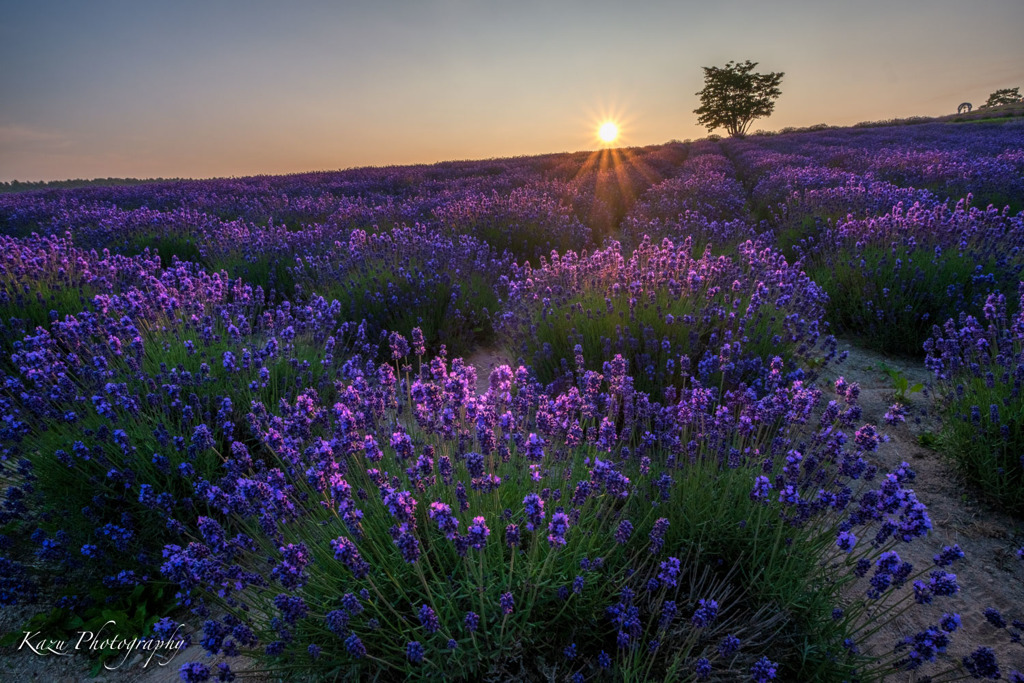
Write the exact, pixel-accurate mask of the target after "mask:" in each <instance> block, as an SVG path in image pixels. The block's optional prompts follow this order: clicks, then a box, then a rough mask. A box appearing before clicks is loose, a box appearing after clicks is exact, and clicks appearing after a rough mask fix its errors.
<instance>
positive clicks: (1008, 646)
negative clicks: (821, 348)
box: [823, 343, 1024, 681]
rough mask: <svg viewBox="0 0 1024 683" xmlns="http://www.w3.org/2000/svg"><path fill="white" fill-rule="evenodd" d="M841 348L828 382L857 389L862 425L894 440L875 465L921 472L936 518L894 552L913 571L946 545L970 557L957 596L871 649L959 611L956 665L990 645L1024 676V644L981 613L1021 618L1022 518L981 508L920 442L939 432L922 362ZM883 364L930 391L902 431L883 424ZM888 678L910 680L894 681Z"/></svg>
mask: <svg viewBox="0 0 1024 683" xmlns="http://www.w3.org/2000/svg"><path fill="white" fill-rule="evenodd" d="M840 349H841V350H848V351H849V352H850V355H849V357H848V358H847V359H846V361H845V362H844V363H842V364H840V365H838V366H836V367H835V368H834V369H832V370H831V371H830V372H828V373H827V376H826V377H825V378H823V379H828V380H834V379H835V377H838V376H839V375H842V376H844V377H845V378H846V380H847V381H848V382H857V383H858V384H860V387H861V393H860V404H861V407H862V409H863V411H864V413H863V417H862V421H863V422H867V423H871V424H874V425H877V426H878V427H879V429H880V430H882V431H883V432H884V433H885V434H887V435H889V437H890V441H889V442H888V443H885V444H882V446H881V447H880V448H879V450H878V452H877V454H876V458H875V464H877V465H878V466H879V467H880V468H882V469H883V470H891V469H894V468H896V467H898V466H899V465H900V463H902V462H907V463H909V464H910V466H911V467H912V468H913V469H914V471H915V472H916V473H917V479H916V480H915V481H914V482H913V485H912V487H913V488H914V491H915V492H916V493H917V496H918V498H919V499H920V500H921V502H923V503H924V504H925V505H926V506H927V507H928V512H929V515H930V516H931V520H932V525H933V528H932V532H931V534H930V535H929V536H928V537H927V538H924V539H918V540H917V541H915V542H914V543H912V544H910V545H908V546H906V547H905V548H897V552H899V554H900V556H901V557H902V558H903V559H904V560H907V561H909V562H912V563H913V564H914V565H915V567H924V566H927V565H929V564H931V562H932V556H933V555H934V554H935V553H937V552H938V551H939V550H941V549H942V547H943V546H946V545H952V544H954V543H958V544H959V545H960V547H961V548H962V549H963V551H964V553H965V557H964V558H963V559H961V560H959V561H958V562H957V563H956V564H955V565H954V566H953V567H952V571H953V573H955V574H956V575H957V578H958V582H959V584H960V593H959V594H958V595H956V596H954V597H952V598H943V599H938V600H936V602H935V604H934V605H931V606H929V607H928V608H925V609H912V610H910V613H912V616H909V617H906V618H902V619H899V620H896V621H895V622H894V623H893V624H891V625H889V626H888V627H887V628H885V629H883V630H881V631H880V632H879V633H878V634H877V636H876V637H875V638H873V639H872V641H873V642H872V643H871V646H873V647H875V648H877V649H876V652H881V651H882V650H883V649H886V650H890V651H891V647H892V645H893V644H894V643H895V641H896V640H897V638H898V637H899V634H912V633H915V632H917V631H919V630H922V629H924V628H927V627H928V626H930V625H932V624H934V623H937V621H938V619H939V618H940V617H941V616H942V613H943V612H957V613H959V614H960V615H961V618H962V620H963V626H962V628H961V629H960V631H959V632H957V633H956V634H954V636H953V642H952V646H951V647H950V649H949V653H948V654H949V656H950V657H953V658H956V659H957V660H959V659H960V658H961V657H963V656H964V655H966V654H969V653H970V652H973V651H974V650H975V649H977V648H978V647H979V646H982V645H985V646H988V647H991V648H992V649H993V650H994V651H995V652H996V655H997V656H998V658H999V662H1000V668H1001V669H1002V671H1003V676H1004V678H1005V677H1007V676H1008V674H1009V671H1010V670H1011V669H1017V670H1020V671H1024V646H1021V645H1020V644H1014V643H1012V642H1010V638H1009V635H1008V634H1007V632H1006V631H1005V630H999V629H997V628H995V627H994V626H992V625H990V624H989V623H988V622H987V621H986V620H985V616H984V613H983V612H984V610H985V608H986V607H994V608H996V609H998V610H999V611H1000V612H1002V614H1003V617H1004V618H1005V619H1006V620H1007V622H1009V621H1010V620H1011V619H1022V620H1024V562H1021V561H1020V560H1018V559H1017V558H1016V554H1015V553H1016V550H1017V549H1018V548H1020V547H1021V546H1024V520H1021V519H1017V518H1014V517H1011V516H1007V515H1004V514H1002V513H1000V512H999V511H997V510H994V509H992V508H991V507H989V506H987V505H985V504H984V503H981V502H979V501H978V500H977V497H976V496H975V495H974V493H973V491H972V490H971V489H970V487H969V486H967V484H966V483H965V482H964V480H963V478H962V477H961V476H960V475H959V474H958V473H957V472H956V470H955V469H954V468H953V467H952V466H951V465H950V463H948V462H947V461H946V460H945V459H944V458H943V457H942V456H941V455H940V454H939V453H937V452H936V451H934V450H931V449H929V448H925V447H923V446H922V445H921V444H920V442H919V437H921V436H922V435H927V434H929V433H932V434H934V433H936V432H938V430H939V422H938V419H937V417H936V416H935V415H933V414H931V412H930V411H932V408H933V406H932V399H931V394H930V392H929V391H928V389H927V385H928V383H929V382H930V381H931V379H932V378H931V376H930V373H928V372H927V370H925V368H924V364H923V362H921V361H913V360H908V359H899V358H890V357H886V356H883V355H880V354H877V353H872V352H870V351H865V350H864V349H861V348H858V347H856V346H853V345H852V344H850V343H841V344H840ZM886 366H887V367H888V368H889V369H891V370H892V371H901V372H902V373H903V375H904V376H905V377H906V378H907V379H908V381H909V384H910V385H911V386H913V385H914V384H915V383H918V382H920V383H922V384H925V385H926V389H925V391H924V392H922V393H914V394H911V395H910V401H909V402H908V408H909V411H908V415H907V421H906V423H904V424H902V425H897V426H889V425H886V424H885V422H884V419H883V416H884V415H885V413H886V411H887V410H888V409H889V406H890V405H892V403H893V399H894V396H893V380H892V379H891V378H890V376H889V375H888V374H887V373H886V372H885V371H884V369H883V367H886ZM889 680H893V681H898V680H913V679H911V678H909V677H903V676H896V675H894V676H891V677H890V679H889Z"/></svg>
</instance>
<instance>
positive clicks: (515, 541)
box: [505, 524, 520, 548]
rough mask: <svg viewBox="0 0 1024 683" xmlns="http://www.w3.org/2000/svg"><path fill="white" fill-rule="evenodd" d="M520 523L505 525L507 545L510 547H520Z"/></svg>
mask: <svg viewBox="0 0 1024 683" xmlns="http://www.w3.org/2000/svg"><path fill="white" fill-rule="evenodd" d="M519 541H520V538H519V525H518V524H508V525H506V526H505V545H507V546H508V547H509V548H518V547H519Z"/></svg>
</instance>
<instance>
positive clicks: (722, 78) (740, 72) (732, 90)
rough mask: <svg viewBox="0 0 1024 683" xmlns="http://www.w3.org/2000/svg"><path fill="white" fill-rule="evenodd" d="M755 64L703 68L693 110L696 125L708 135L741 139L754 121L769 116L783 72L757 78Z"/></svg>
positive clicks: (750, 62) (729, 63) (749, 62)
mask: <svg viewBox="0 0 1024 683" xmlns="http://www.w3.org/2000/svg"><path fill="white" fill-rule="evenodd" d="M756 66H757V62H752V61H750V60H749V59H748V60H747V61H745V62H742V63H739V62H728V63H727V64H726V65H725V66H724V67H717V66H705V67H702V68H703V69H704V89H703V90H701V91H700V92H698V93H697V95H699V96H700V107H698V108H697V109H694V110H693V113H694V114H697V123H699V124H700V125H702V126H704V127H706V128H707V129H708V132H709V133H710V132H711V131H713V130H714V129H715V128H725V130H726V131H727V132H728V133H729V135H744V134H745V133H746V132H747V129H748V128H750V124H751V122H753V120H754V119H759V118H761V117H764V116H769V115H770V114H771V113H772V111H773V110H774V109H775V100H776V99H778V97H779V95H781V94H782V91H781V90H779V84H780V83H781V82H782V77H783V76H784V75H785V74H784V73H783V72H781V71H780V72H778V73H766V74H761V73H757V72H755V71H754V67H756Z"/></svg>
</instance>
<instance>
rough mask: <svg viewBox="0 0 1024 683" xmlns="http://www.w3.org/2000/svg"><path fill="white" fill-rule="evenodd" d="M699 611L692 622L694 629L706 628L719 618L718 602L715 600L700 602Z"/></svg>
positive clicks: (695, 613)
mask: <svg viewBox="0 0 1024 683" xmlns="http://www.w3.org/2000/svg"><path fill="white" fill-rule="evenodd" d="M697 604H698V607H697V610H696V611H695V612H694V613H693V618H692V619H690V621H691V622H692V623H693V626H694V628H705V627H707V626H710V625H711V624H712V623H714V621H715V619H717V618H718V602H716V601H715V600H699V601H698V602H697Z"/></svg>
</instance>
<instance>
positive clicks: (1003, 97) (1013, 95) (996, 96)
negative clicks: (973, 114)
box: [978, 87, 1021, 109]
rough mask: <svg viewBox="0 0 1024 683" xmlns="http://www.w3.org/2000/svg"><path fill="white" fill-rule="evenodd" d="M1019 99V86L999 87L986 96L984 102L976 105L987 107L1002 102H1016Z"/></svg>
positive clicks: (996, 105) (995, 105)
mask: <svg viewBox="0 0 1024 683" xmlns="http://www.w3.org/2000/svg"><path fill="white" fill-rule="evenodd" d="M1020 101H1021V97H1020V88H1019V87H1017V88H1000V89H999V90H996V91H995V92H994V93H992V94H991V95H989V96H988V99H987V100H985V104H983V105H981V106H980V107H978V109H988V108H989V107H999V106H1001V105H1004V104H1017V103H1018V102H1020Z"/></svg>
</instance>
